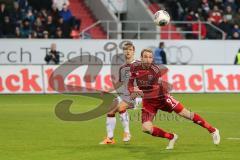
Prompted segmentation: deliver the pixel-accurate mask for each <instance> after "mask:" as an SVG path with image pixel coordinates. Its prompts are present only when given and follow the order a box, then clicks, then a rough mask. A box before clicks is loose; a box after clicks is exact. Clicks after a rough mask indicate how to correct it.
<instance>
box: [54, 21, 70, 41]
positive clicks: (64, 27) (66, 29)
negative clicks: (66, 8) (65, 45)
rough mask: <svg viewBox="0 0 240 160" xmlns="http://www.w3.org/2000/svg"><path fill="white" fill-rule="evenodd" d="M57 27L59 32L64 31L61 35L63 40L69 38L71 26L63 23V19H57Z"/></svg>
mask: <svg viewBox="0 0 240 160" xmlns="http://www.w3.org/2000/svg"><path fill="white" fill-rule="evenodd" d="M57 27H59V28H60V29H61V31H64V33H63V35H62V36H63V37H64V38H69V37H70V32H71V26H70V24H69V23H67V22H64V21H63V18H59V21H58V25H57Z"/></svg>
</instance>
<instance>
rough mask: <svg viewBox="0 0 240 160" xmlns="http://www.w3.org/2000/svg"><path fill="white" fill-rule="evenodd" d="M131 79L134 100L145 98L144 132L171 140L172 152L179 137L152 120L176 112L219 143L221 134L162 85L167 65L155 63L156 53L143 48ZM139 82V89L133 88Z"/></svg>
mask: <svg viewBox="0 0 240 160" xmlns="http://www.w3.org/2000/svg"><path fill="white" fill-rule="evenodd" d="M130 72H131V77H130V79H129V83H128V90H129V92H130V94H131V97H132V98H133V99H134V98H136V97H137V96H138V95H140V96H142V97H143V108H142V130H143V132H145V133H148V134H151V135H152V136H156V137H162V138H167V139H169V144H168V146H167V147H166V149H173V148H174V144H175V142H176V140H177V139H178V136H177V135H176V134H174V133H168V132H166V131H164V130H163V129H161V128H158V127H156V126H154V125H153V123H152V121H153V118H154V117H155V115H156V113H157V111H158V110H162V111H166V112H173V111H174V112H175V113H177V114H178V115H180V116H182V117H184V118H186V119H189V120H191V121H193V122H194V123H196V124H198V125H200V126H202V127H203V128H206V129H207V130H208V132H209V133H211V134H212V137H213V142H214V144H216V145H217V144H219V143H220V134H219V130H218V129H217V128H214V127H212V126H211V125H210V124H209V123H208V122H207V121H206V120H204V119H203V118H202V117H201V116H199V115H198V114H197V113H194V112H191V111H189V110H187V109H186V108H184V106H183V105H182V104H181V103H179V102H178V101H177V100H176V99H174V98H173V97H172V96H171V95H170V94H169V92H168V86H166V85H162V83H163V81H162V79H161V76H162V75H163V74H164V73H166V68H165V67H164V66H158V65H155V64H153V53H152V50H151V49H144V50H142V52H141V61H137V62H135V63H133V64H132V65H131V68H130ZM134 82H136V84H137V87H138V89H136V87H134Z"/></svg>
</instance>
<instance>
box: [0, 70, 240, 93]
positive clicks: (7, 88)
mask: <svg viewBox="0 0 240 160" xmlns="http://www.w3.org/2000/svg"><path fill="white" fill-rule="evenodd" d="M57 67H59V66H54V65H11V66H10V65H2V66H1V68H0V94H21V93H23V94H24V93H31V94H32V93H33V94H39V93H66V92H67V93H69V92H70V93H76V92H77V93H80V92H81V93H82V92H83V93H88V92H96V91H99V90H106V89H109V88H112V87H113V85H112V79H111V76H112V75H111V67H110V65H104V66H103V68H102V69H101V70H100V72H99V73H98V74H95V75H93V74H86V70H87V67H86V66H81V67H79V68H77V69H75V70H73V71H72V72H70V73H69V74H66V78H65V79H64V77H63V75H62V74H56V73H55V72H54V71H56V68H57ZM168 68H169V72H168V73H167V74H165V75H164V77H163V79H164V80H167V81H168V82H169V83H171V84H172V86H173V90H172V92H174V93H204V92H207V93H218V92H235V93H240V67H239V66H230V65H229V66H220V65H207V66H201V65H196V66H195V65H194V66H191V65H190V66H172V65H169V66H168ZM53 72H54V73H55V74H54V75H53V74H52V73H53ZM62 73H63V74H64V73H65V72H64V71H63V72H62ZM51 76H52V77H51ZM116 76H117V75H114V77H116ZM50 77H51V79H50ZM84 77H85V78H84ZM114 80H117V78H114ZM51 84H53V85H54V89H55V90H54V89H53V87H52V85H51Z"/></svg>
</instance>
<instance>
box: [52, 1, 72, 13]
mask: <svg viewBox="0 0 240 160" xmlns="http://www.w3.org/2000/svg"><path fill="white" fill-rule="evenodd" d="M64 5H66V6H67V7H68V6H69V1H68V0H53V6H54V7H56V8H57V9H58V10H59V11H62V9H63V8H64Z"/></svg>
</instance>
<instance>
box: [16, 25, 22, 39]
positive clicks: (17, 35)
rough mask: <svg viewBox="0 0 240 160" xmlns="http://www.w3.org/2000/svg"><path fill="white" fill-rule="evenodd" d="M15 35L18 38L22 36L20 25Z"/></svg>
mask: <svg viewBox="0 0 240 160" xmlns="http://www.w3.org/2000/svg"><path fill="white" fill-rule="evenodd" d="M15 37H16V38H21V32H20V28H19V27H16V28H15Z"/></svg>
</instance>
